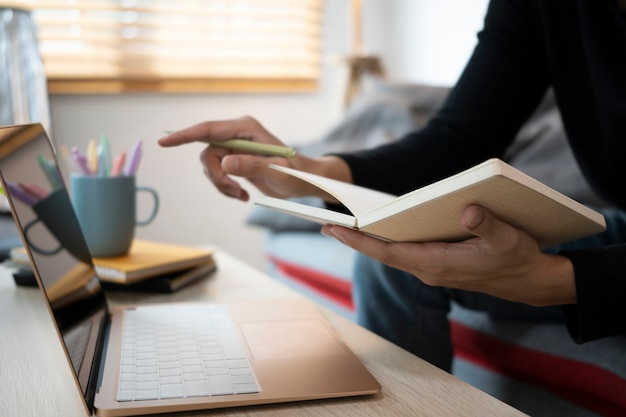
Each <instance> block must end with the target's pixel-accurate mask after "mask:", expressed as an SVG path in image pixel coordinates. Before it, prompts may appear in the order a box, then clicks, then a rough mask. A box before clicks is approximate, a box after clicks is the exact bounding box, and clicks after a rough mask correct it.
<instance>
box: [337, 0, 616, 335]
mask: <svg viewBox="0 0 626 417" xmlns="http://www.w3.org/2000/svg"><path fill="white" fill-rule="evenodd" d="M549 86H551V87H552V88H553V89H554V93H555V96H556V100H557V103H558V106H559V109H560V111H561V115H562V118H563V123H564V126H565V131H566V133H567V136H568V139H569V142H570V146H571V147H572V149H573V151H574V154H575V155H576V158H577V161H578V163H579V165H580V167H581V170H582V172H583V173H584V175H585V177H586V178H587V179H588V181H589V183H590V184H591V186H592V187H593V188H594V189H595V190H596V192H597V193H598V194H600V195H601V196H602V197H604V198H605V199H606V200H608V201H610V202H612V203H613V204H615V205H616V206H617V207H619V208H621V209H626V10H621V9H620V8H619V6H618V5H617V3H616V0H492V1H491V3H490V5H489V8H488V11H487V14H486V17H485V23H484V28H483V30H482V31H481V32H480V33H479V34H478V44H477V46H476V48H475V50H474V52H473V54H472V57H471V59H470V61H469V63H468V64H467V66H466V68H465V70H464V71H463V74H462V75H461V77H460V79H459V81H458V82H457V84H456V86H455V87H454V88H453V89H452V91H451V93H450V96H449V98H448V100H447V101H446V103H445V104H444V106H443V107H442V109H441V111H440V112H439V113H438V114H437V115H435V116H434V117H433V119H432V120H431V122H430V123H429V124H428V125H427V126H426V127H425V128H424V129H422V130H420V131H419V132H414V133H411V134H409V135H407V136H406V137H404V138H402V139H401V140H399V141H397V142H394V143H392V144H389V145H385V146H382V147H379V148H376V149H372V150H367V151H362V152H357V153H354V154H344V155H341V156H342V158H344V159H345V160H346V161H347V162H348V164H349V165H350V168H351V171H352V176H353V179H354V182H355V183H357V184H360V185H364V186H367V187H370V188H375V189H379V190H384V191H387V192H391V193H396V194H402V193H405V192H408V191H411V190H413V189H415V188H417V187H419V186H423V185H426V184H428V183H431V182H433V181H436V180H438V179H441V178H444V177H447V176H449V175H451V174H453V173H456V172H459V171H461V170H463V169H465V168H468V167H470V166H472V165H475V164H477V163H479V162H482V161H484V160H485V159H488V158H490V157H502V155H503V152H504V150H505V149H506V148H507V146H508V145H509V144H510V143H511V142H512V141H513V139H514V137H515V135H516V133H517V131H518V129H519V128H520V127H521V125H522V124H523V123H524V122H525V121H526V119H527V118H528V117H529V115H530V114H531V113H532V111H533V110H534V109H535V108H536V106H537V105H538V103H539V102H540V100H541V98H542V97H543V95H544V94H545V93H546V91H547V89H548V87H549ZM562 254H563V255H565V256H567V257H568V258H570V259H571V260H572V262H573V264H574V268H575V277H576V287H577V304H576V305H574V306H564V308H563V309H564V312H565V315H566V320H567V325H568V329H569V330H570V333H571V335H572V337H573V339H574V340H576V341H577V342H583V341H587V340H593V339H597V338H600V337H604V336H609V335H614V334H626V303H625V302H624V296H626V243H625V244H619V245H613V246H609V247H604V248H597V249H596V248H594V249H589V250H580V251H570V252H563V253H562Z"/></svg>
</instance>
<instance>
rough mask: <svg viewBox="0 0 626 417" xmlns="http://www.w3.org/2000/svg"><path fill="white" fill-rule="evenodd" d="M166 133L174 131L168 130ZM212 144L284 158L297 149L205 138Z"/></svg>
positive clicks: (241, 140)
mask: <svg viewBox="0 0 626 417" xmlns="http://www.w3.org/2000/svg"><path fill="white" fill-rule="evenodd" d="M165 133H168V134H169V133H172V131H166V132H165ZM203 142H205V143H208V144H209V145H212V146H217V147H220V148H228V149H236V150H239V151H244V152H251V153H258V154H261V155H268V156H280V157H283V158H293V157H294V156H296V150H295V149H293V148H288V147H286V146H280V145H269V144H267V143H259V142H252V141H251V140H246V139H228V140H203Z"/></svg>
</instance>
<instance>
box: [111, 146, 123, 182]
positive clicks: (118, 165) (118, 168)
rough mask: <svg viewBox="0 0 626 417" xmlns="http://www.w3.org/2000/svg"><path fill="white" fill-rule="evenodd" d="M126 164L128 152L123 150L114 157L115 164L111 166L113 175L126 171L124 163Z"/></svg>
mask: <svg viewBox="0 0 626 417" xmlns="http://www.w3.org/2000/svg"><path fill="white" fill-rule="evenodd" d="M125 164H126V152H122V153H121V154H119V155H117V156H116V157H115V159H113V166H112V167H111V176H112V177H117V176H118V175H122V174H123V173H124V165H125Z"/></svg>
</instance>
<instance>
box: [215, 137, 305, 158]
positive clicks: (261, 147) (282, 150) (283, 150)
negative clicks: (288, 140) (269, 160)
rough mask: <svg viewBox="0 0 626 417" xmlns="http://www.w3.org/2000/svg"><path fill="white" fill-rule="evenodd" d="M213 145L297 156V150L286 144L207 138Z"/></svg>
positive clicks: (271, 154)
mask: <svg viewBox="0 0 626 417" xmlns="http://www.w3.org/2000/svg"><path fill="white" fill-rule="evenodd" d="M204 142H206V143H208V144H209V145H211V146H217V147H220V148H228V149H236V150H238V151H244V152H251V153H258V154H261V155H268V156H280V157H283V158H293V157H294V156H296V150H295V149H293V148H288V147H286V146H279V145H269V144H267V143H259V142H252V141H251V140H245V139H228V140H207V141H204Z"/></svg>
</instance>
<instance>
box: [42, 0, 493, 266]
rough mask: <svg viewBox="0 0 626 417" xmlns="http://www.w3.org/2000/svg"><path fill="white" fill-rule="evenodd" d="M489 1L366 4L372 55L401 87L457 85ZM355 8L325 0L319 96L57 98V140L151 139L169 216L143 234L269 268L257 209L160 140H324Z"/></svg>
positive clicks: (151, 162) (155, 178)
mask: <svg viewBox="0 0 626 417" xmlns="http://www.w3.org/2000/svg"><path fill="white" fill-rule="evenodd" d="M485 3H486V0H439V1H436V2H435V1H432V0H431V1H430V2H427V1H426V0H365V1H364V27H365V33H364V43H365V46H366V50H367V51H368V52H372V53H376V54H378V55H380V56H381V57H382V58H383V61H384V62H385V65H386V67H387V70H388V73H389V74H390V78H391V79H392V80H397V81H414V82H431V83H439V84H451V83H453V82H454V80H455V79H456V77H457V76H458V73H459V71H460V69H461V68H462V65H463V63H464V61H465V60H466V59H467V55H468V54H469V51H470V50H471V48H472V47H473V44H474V42H475V38H476V37H475V33H476V31H477V29H478V28H479V27H480V24H481V21H482V16H483V14H484V8H485ZM348 6H349V1H348V0H341V1H340V0H326V2H325V11H324V39H323V52H324V56H325V59H324V62H323V68H322V73H323V75H322V81H321V84H320V87H319V90H318V91H317V92H315V93H307V94H119V95H53V96H52V97H51V98H50V102H51V113H52V132H53V136H54V141H55V142H56V144H57V145H60V144H66V145H68V146H73V145H78V146H80V147H82V148H85V146H86V143H87V142H88V140H89V139H90V138H97V137H99V136H100V134H103V133H104V134H107V135H108V137H109V139H110V141H111V143H112V146H113V150H114V152H116V153H117V152H119V151H122V150H127V149H130V147H131V146H132V144H133V143H134V142H135V141H136V140H138V139H142V140H143V144H144V156H143V159H142V163H141V167H140V170H139V173H138V183H139V184H142V185H150V186H152V187H154V188H156V189H157V190H158V191H159V193H160V196H161V209H160V213H159V215H158V217H157V219H156V220H155V222H153V223H152V224H151V225H149V226H146V227H142V228H139V229H138V232H137V236H138V237H143V238H150V239H159V240H166V241H170V242H175V243H184V244H204V243H210V244H215V245H218V246H220V247H221V248H223V249H225V250H228V251H229V252H231V253H233V254H234V255H236V256H239V257H241V258H244V259H246V260H248V261H249V262H250V263H251V264H253V265H255V266H257V267H260V268H262V267H263V266H264V261H263V253H262V232H261V231H260V230H258V229H253V228H249V227H246V226H245V224H244V223H245V218H246V216H247V214H248V213H249V211H250V210H251V208H252V206H251V204H244V203H241V202H239V201H234V200H231V199H228V198H226V197H223V196H221V195H220V194H218V193H217V192H216V191H215V190H214V189H213V188H212V186H211V185H210V183H209V181H208V180H207V179H206V178H205V177H204V175H203V173H202V166H201V164H200V162H199V153H200V151H201V149H202V145H199V144H198V145H195V144H194V145H189V146H186V147H181V148H176V149H162V148H159V147H158V146H157V145H156V140H157V139H158V138H159V137H161V136H162V135H163V132H164V131H165V130H171V129H178V128H181V127H184V126H188V125H191V124H195V123H198V122H200V121H204V120H209V119H221V118H231V117H238V116H241V115H245V114H249V115H253V116H254V117H256V118H257V119H259V120H260V121H261V122H262V123H264V124H265V125H266V126H267V127H268V128H269V130H270V131H272V132H273V133H275V134H276V135H277V136H278V137H280V138H282V139H283V140H284V141H286V142H287V143H292V144H295V143H303V142H306V141H310V140H313V139H314V138H316V137H318V136H319V135H321V134H322V133H323V132H324V131H325V130H327V129H328V128H329V127H330V126H331V125H332V124H333V123H335V122H336V121H337V120H338V119H339V118H340V117H341V106H342V99H343V85H344V84H343V83H344V81H345V76H346V72H345V68H343V67H341V66H340V65H338V64H337V61H336V58H337V57H338V56H343V55H345V54H348V53H349V52H350V48H351V46H352V40H351V31H350V27H349V22H350V14H349V9H348ZM443 51H445V53H444V52H443ZM139 206H140V207H141V206H142V200H140V201H139Z"/></svg>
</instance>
